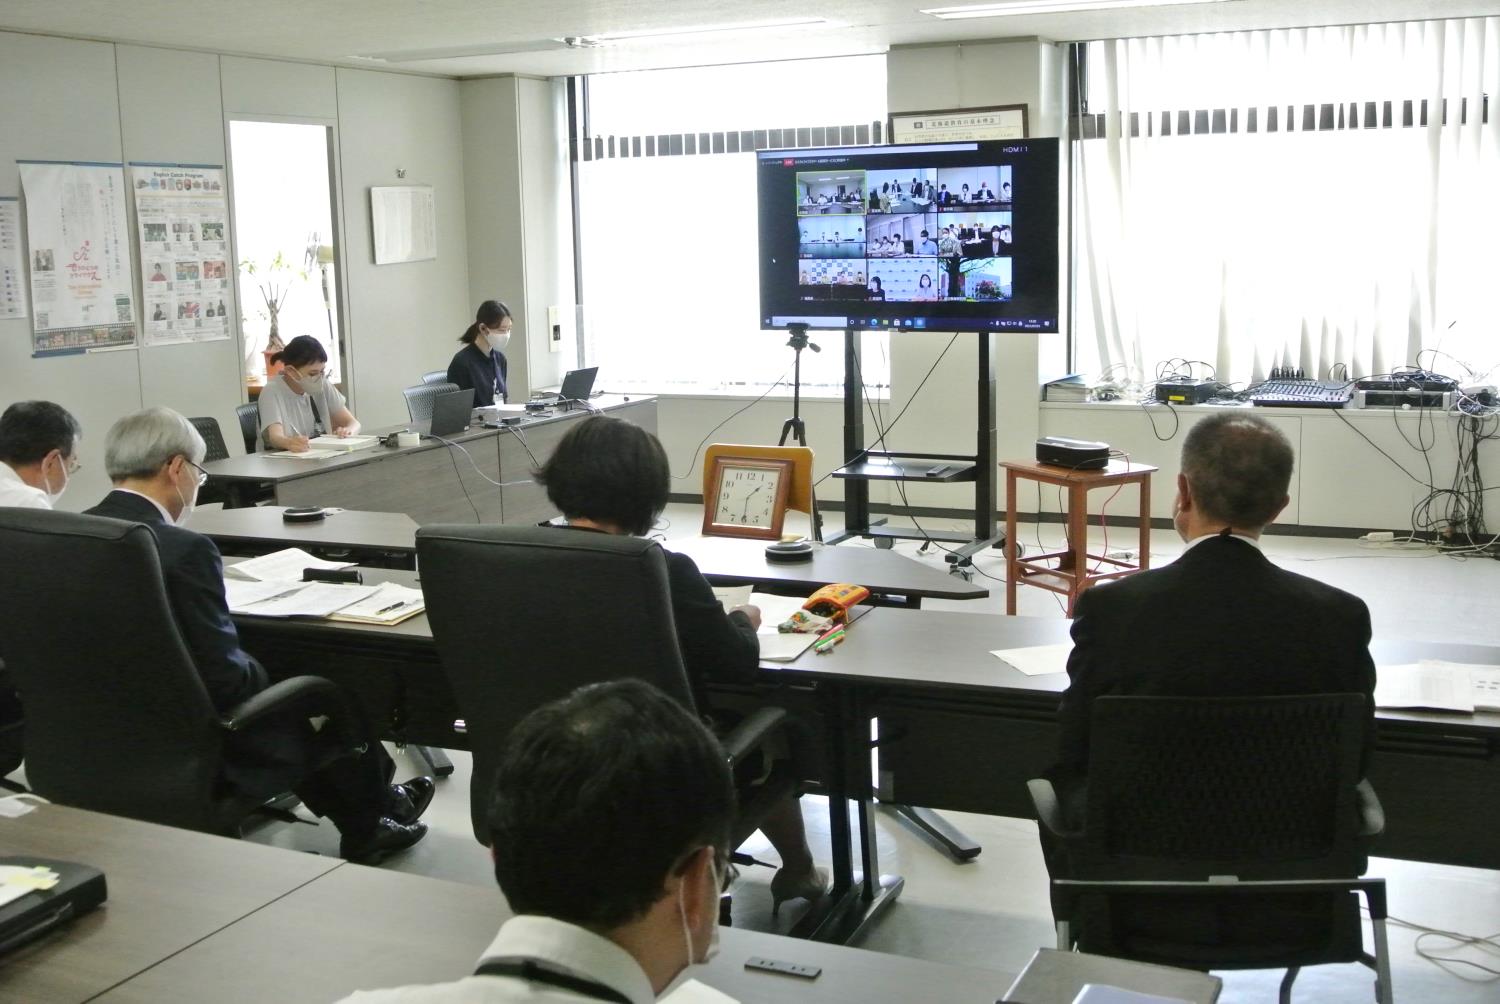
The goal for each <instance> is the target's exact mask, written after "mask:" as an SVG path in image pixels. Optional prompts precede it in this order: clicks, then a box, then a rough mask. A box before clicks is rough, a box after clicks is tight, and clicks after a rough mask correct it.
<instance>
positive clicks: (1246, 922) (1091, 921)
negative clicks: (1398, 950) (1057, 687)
mask: <svg viewBox="0 0 1500 1004" xmlns="http://www.w3.org/2000/svg"><path fill="white" fill-rule="evenodd" d="M1372 727H1373V726H1372V724H1371V721H1370V702H1369V698H1368V697H1366V696H1365V695H1363V694H1328V695H1315V696H1291V697H1269V698H1214V699H1210V698H1176V697H1101V698H1098V699H1097V700H1095V702H1094V705H1093V713H1092V715H1091V717H1090V726H1089V769H1088V785H1087V794H1086V796H1085V802H1086V804H1085V806H1084V808H1083V817H1084V818H1083V821H1082V825H1081V827H1080V826H1079V825H1078V824H1077V823H1076V822H1075V821H1073V820H1069V819H1067V818H1065V816H1066V813H1065V811H1064V810H1063V808H1062V806H1061V805H1060V804H1059V800H1058V797H1057V793H1056V792H1055V790H1054V789H1053V786H1052V784H1051V783H1050V782H1048V781H1045V780H1034V781H1031V782H1028V786H1029V788H1030V791H1031V797H1032V801H1033V803H1034V804H1035V807H1036V811H1037V818H1038V820H1039V823H1040V825H1041V826H1042V827H1044V828H1046V830H1047V831H1048V832H1049V833H1050V834H1051V836H1052V837H1053V838H1055V839H1056V840H1059V841H1061V843H1062V846H1063V847H1064V848H1065V850H1066V853H1065V860H1064V862H1063V864H1062V866H1061V868H1060V869H1059V867H1058V866H1056V865H1053V866H1052V867H1053V870H1054V872H1057V871H1059V870H1060V871H1061V872H1062V874H1053V876H1052V890H1053V903H1054V912H1055V913H1057V914H1058V916H1057V917H1056V920H1057V947H1058V948H1059V949H1063V950H1066V949H1070V948H1074V947H1076V948H1077V949H1078V950H1080V951H1084V952H1092V953H1095V954H1099V955H1112V956H1117V957H1120V958H1128V959H1135V960H1137V961H1141V962H1154V963H1160V964H1164V965H1172V966H1183V967H1187V968H1197V969H1273V968H1276V969H1279V968H1283V967H1285V968H1286V969H1287V973H1286V976H1285V978H1284V979H1283V980H1282V983H1281V1000H1282V1002H1283V1004H1285V1002H1288V1001H1290V1000H1291V989H1292V983H1293V981H1295V980H1296V978H1297V972H1298V970H1299V969H1300V968H1301V967H1302V966H1309V965H1319V964H1322V963H1329V962H1362V963H1364V964H1365V965H1367V966H1369V967H1370V968H1372V969H1374V970H1375V973H1376V981H1375V999H1376V1000H1377V1001H1380V1002H1382V1004H1386V1002H1389V1001H1390V1000H1391V973H1390V959H1389V956H1388V953H1387V949H1386V931H1385V921H1386V900H1385V880H1384V879H1367V878H1361V877H1360V876H1361V875H1363V874H1364V871H1365V868H1366V867H1367V858H1366V855H1367V854H1368V846H1369V842H1370V840H1371V838H1373V837H1374V836H1376V835H1377V834H1379V833H1380V832H1381V830H1383V829H1384V828H1385V818H1384V814H1383V812H1382V810H1381V807H1380V800H1379V799H1378V798H1376V796H1375V791H1374V789H1373V788H1371V787H1370V784H1369V782H1368V781H1364V780H1361V777H1360V770H1361V767H1360V757H1361V753H1362V750H1363V748H1364V744H1365V739H1366V736H1367V732H1368V730H1369V729H1370V728H1372ZM1356 892H1357V893H1359V894H1362V895H1363V896H1364V898H1365V901H1366V904H1367V905H1368V907H1369V911H1370V918H1371V921H1372V923H1373V927H1374V942H1375V952H1374V955H1373V956H1371V955H1369V954H1367V953H1366V952H1365V951H1364V945H1363V940H1362V934H1361V930H1360V914H1359V899H1358V897H1357V896H1356V895H1355V893H1356Z"/></svg>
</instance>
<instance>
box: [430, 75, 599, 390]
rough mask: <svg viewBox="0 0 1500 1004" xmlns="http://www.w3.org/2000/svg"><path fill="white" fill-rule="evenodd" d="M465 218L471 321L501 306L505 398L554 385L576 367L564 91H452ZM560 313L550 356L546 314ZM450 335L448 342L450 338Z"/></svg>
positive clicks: (481, 84)
mask: <svg viewBox="0 0 1500 1004" xmlns="http://www.w3.org/2000/svg"><path fill="white" fill-rule="evenodd" d="M459 86H460V89H461V92H462V108H463V150H464V186H465V191H466V192H467V205H468V211H469V244H468V246H469V300H470V301H471V302H470V304H469V313H470V318H471V319H472V316H473V311H474V310H475V309H476V308H477V307H478V305H479V304H480V303H481V302H483V301H485V300H490V299H494V300H503V301H504V302H505V303H506V305H507V306H509V307H510V309H511V313H512V315H513V323H514V331H513V333H512V334H511V339H510V345H509V347H508V348H507V349H506V352H505V355H506V361H507V362H508V364H509V375H508V383H509V396H510V399H511V400H512V401H518V400H525V398H526V396H527V395H528V394H529V393H530V392H531V390H533V389H535V388H539V387H548V386H555V385H556V384H558V383H560V382H561V380H562V376H563V374H564V373H566V372H567V371H568V370H570V369H573V368H574V367H575V366H576V365H577V358H578V352H577V347H576V342H575V341H574V335H573V325H572V316H573V302H574V299H575V297H574V292H575V288H574V271H573V225H572V212H573V211H572V191H571V188H570V182H569V174H568V171H569V165H568V146H567V113H566V108H565V104H564V100H563V92H562V83H561V82H560V81H552V80H536V79H532V78H530V77H515V76H504V77H487V78H483V79H477V80H465V81H463V82H462V83H461V84H460V85H459ZM549 307H560V308H563V310H562V313H563V315H564V319H565V323H564V340H563V342H562V343H561V344H559V345H558V346H556V349H557V350H556V351H553V346H552V344H551V329H550V325H549V323H548V308H549ZM456 334H457V333H455V337H456Z"/></svg>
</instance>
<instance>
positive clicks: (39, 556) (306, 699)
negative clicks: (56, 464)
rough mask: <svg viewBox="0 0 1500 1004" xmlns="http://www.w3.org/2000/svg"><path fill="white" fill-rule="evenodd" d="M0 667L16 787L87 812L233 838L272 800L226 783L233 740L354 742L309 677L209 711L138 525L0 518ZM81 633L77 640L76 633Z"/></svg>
mask: <svg viewBox="0 0 1500 1004" xmlns="http://www.w3.org/2000/svg"><path fill="white" fill-rule="evenodd" d="M0 553H3V554H5V556H6V562H5V564H6V567H5V574H4V575H3V576H0V658H3V659H4V660H5V666H6V670H7V672H8V673H9V675H10V677H11V680H12V682H13V684H14V686H15V687H16V689H17V690H18V691H19V692H20V695H21V699H22V700H23V701H24V702H25V707H26V722H27V728H26V750H25V753H26V779H27V781H28V782H29V783H30V784H31V787H32V788H33V790H35V791H36V792H37V793H38V794H40V795H42V796H44V797H46V798H49V799H51V800H52V801H54V802H61V803H64V804H66V805H73V806H77V807H79V808H84V809H93V810H95V811H98V812H107V813H110V814H112V815H119V816H130V817H133V818H136V819H144V820H147V821H149V822H155V823H164V824H166V825H169V826H179V827H184V828H187V829H193V830H203V831H207V832H211V833H219V834H224V835H230V836H233V835H238V833H239V829H240V826H241V824H242V823H243V821H244V820H245V819H246V817H248V816H249V815H250V814H251V813H253V812H255V811H256V810H257V809H258V808H259V807H260V806H261V805H262V804H263V803H264V802H266V801H267V800H268V799H269V798H271V797H272V796H274V795H277V794H279V792H244V791H239V790H235V789H232V788H230V787H228V786H227V785H226V784H225V783H224V781H223V779H222V767H223V760H224V749H225V745H226V742H227V740H228V739H229V737H230V736H231V735H232V734H233V733H236V732H241V731H244V730H246V729H249V728H251V727H253V726H255V725H257V724H258V723H259V722H261V721H263V720H265V719H266V718H268V717H269V716H278V717H280V716H285V715H303V716H306V717H313V716H317V715H327V716H328V724H327V725H325V726H324V728H325V729H327V728H332V729H336V730H337V732H336V733H334V734H335V735H337V736H338V737H339V739H340V743H339V744H338V745H339V746H341V747H342V748H343V749H347V750H349V751H350V752H351V753H352V752H353V751H354V750H355V749H356V748H357V747H358V746H359V745H360V743H361V742H362V741H363V730H362V728H361V727H360V726H361V724H362V723H361V722H360V719H359V717H358V715H359V712H358V709H357V708H355V707H354V706H353V705H352V704H351V703H350V702H349V700H348V698H347V697H346V696H345V695H344V693H343V692H342V691H340V690H339V689H338V688H337V687H335V686H334V685H333V684H332V683H330V682H328V681H327V680H324V679H322V678H320V677H316V676H298V677H293V678H291V679H288V680H283V681H281V682H280V683H277V684H275V685H273V686H271V687H269V688H267V689H266V690H263V691H261V692H260V693H259V694H256V695H255V696H253V697H251V698H250V699H249V700H247V701H245V702H243V703H242V704H240V705H238V706H237V707H235V708H233V709H232V710H230V711H229V712H228V713H227V714H225V715H223V716H220V715H218V714H216V713H215V712H214V708H213V705H212V703H210V701H209V698H208V694H207V692H206V691H205V690H204V688H203V683H202V680H201V678H200V677H199V675H198V671H197V669H196V668H194V666H193V664H192V661H191V659H190V657H189V655H188V651H187V649H186V647H185V646H184V644H183V641H182V637H181V635H180V634H179V633H178V630H177V624H176V622H175V621H174V619H173V617H172V611H171V608H170V607H169V605H168V602H167V594H166V587H165V585H164V583H163V580H162V573H161V565H160V561H159V559H158V557H157V550H156V542H155V538H154V537H153V536H152V532H151V530H150V529H149V528H147V527H146V526H145V525H143V524H140V523H129V522H125V521H123V520H115V519H106V518H104V517H101V516H81V515H77V514H74V513H65V512H54V511H50V510H41V509H0ZM83 625H86V626H87V630H83V629H82V627H83Z"/></svg>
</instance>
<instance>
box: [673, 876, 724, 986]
mask: <svg viewBox="0 0 1500 1004" xmlns="http://www.w3.org/2000/svg"><path fill="white" fill-rule="evenodd" d="M709 874H710V876H711V881H712V882H713V889H714V892H715V893H716V894H717V892H718V891H719V889H720V888H722V886H723V880H722V879H721V878H720V876H719V859H718V856H717V855H715V856H714V858H713V859H712V861H710V863H709ZM686 891H687V883H686V882H683V883H681V884H679V885H678V886H677V914H678V916H679V917H681V918H682V940H683V942H684V943H686V945H687V960H688V965H690V966H691V965H695V964H696V965H706V964H707V963H708V962H710V961H711V960H712V959H713V957H714V956H716V955H718V954H719V917H718V912H717V911H712V912H711V916H712V917H713V933H712V934H710V935H709V936H708V945H707V946H705V947H704V949H703V958H701V959H700V958H698V957H697V956H696V954H695V953H694V951H693V929H692V928H691V927H690V926H689V925H688V919H687V906H686V905H685V904H684V903H683V895H684V893H685V892H686Z"/></svg>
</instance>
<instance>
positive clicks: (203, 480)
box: [182, 457, 208, 488]
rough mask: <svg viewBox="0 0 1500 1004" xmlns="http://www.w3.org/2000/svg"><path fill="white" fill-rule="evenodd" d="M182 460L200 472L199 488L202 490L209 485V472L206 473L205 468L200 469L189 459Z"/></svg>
mask: <svg viewBox="0 0 1500 1004" xmlns="http://www.w3.org/2000/svg"><path fill="white" fill-rule="evenodd" d="M182 459H183V460H187V462H188V463H189V464H191V465H192V467H193V469H194V470H196V471H197V472H198V487H199V488H202V487H203V486H204V485H206V484H208V472H207V471H205V470H204V469H203V468H201V467H199V466H198V465H197V464H194V463H193V462H192V461H191V460H188V459H187V457H183V458H182Z"/></svg>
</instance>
